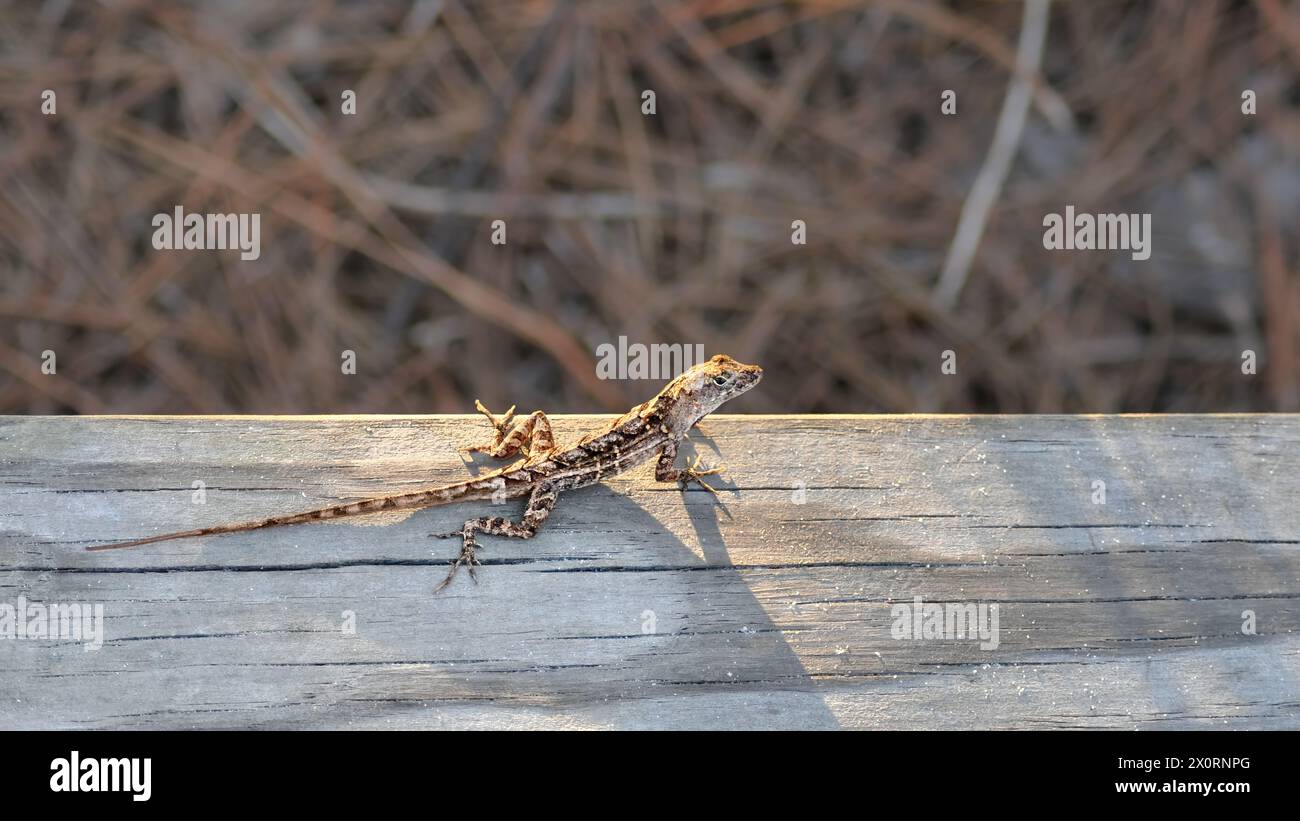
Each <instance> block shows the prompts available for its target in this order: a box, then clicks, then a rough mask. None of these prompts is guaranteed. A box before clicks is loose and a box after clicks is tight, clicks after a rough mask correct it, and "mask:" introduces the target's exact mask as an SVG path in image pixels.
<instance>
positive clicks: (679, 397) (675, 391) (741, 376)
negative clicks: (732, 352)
mask: <svg viewBox="0 0 1300 821" xmlns="http://www.w3.org/2000/svg"><path fill="white" fill-rule="evenodd" d="M762 378H763V369H762V368H760V367H758V366H757V365H745V364H743V363H741V362H737V361H736V360H734V359H732V358H731V357H729V356H726V355H725V354H718V355H717V356H715V357H713V358H712V359H710V360H708V361H707V362H701V363H700V364H698V365H696V366H695V367H693V368H691V369H689V370H687V371H686V372H685V373H683V374H682V375H681V376H679V377H677V378H676V379H674V380H673V381H672V382H670V383H668V387H666V388H664V389H663V391H662V392H661V393H660V394H659V396H660V397H661V398H666V399H668V400H669V407H668V414H667V415H668V417H669V419H668V424H669V425H670V427H671V428H673V429H674V430H677V431H681V432H683V433H684V432H685V431H687V430H688V429H689V428H690V427H691V426H692V425H694V424H695V423H696V422H698V421H700V420H701V419H703V418H704V417H705V416H708V415H709V414H710V413H713V411H715V410H717V409H718V406H719V405H721V404H722V403H723V402H726V401H727V400H729V399H734V398H735V397H737V396H740V395H741V394H742V393H744V392H745V391H747V390H749V389H750V388H752V387H754V386H755V385H757V384H758V381H759V380H760V379H762Z"/></svg>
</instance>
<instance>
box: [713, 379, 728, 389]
mask: <svg viewBox="0 0 1300 821" xmlns="http://www.w3.org/2000/svg"><path fill="white" fill-rule="evenodd" d="M713 384H715V385H717V386H718V387H719V388H721V387H722V386H723V385H725V384H727V377H725V376H715V377H713Z"/></svg>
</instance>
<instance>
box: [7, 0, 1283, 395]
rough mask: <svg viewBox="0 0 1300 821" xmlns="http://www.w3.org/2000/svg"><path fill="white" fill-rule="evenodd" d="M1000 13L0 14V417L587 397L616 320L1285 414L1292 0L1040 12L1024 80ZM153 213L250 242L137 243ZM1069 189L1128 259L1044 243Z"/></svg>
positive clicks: (263, 10) (332, 9)
mask: <svg viewBox="0 0 1300 821" xmlns="http://www.w3.org/2000/svg"><path fill="white" fill-rule="evenodd" d="M1036 2H1037V0H1036ZM1042 5H1043V6H1046V5H1047V4H1046V3H1042ZM1026 11H1027V9H1026V7H1025V6H1024V4H1022V3H1019V2H973V1H966V2H961V1H959V0H952V1H951V2H938V0H917V1H916V2H911V1H905V0H861V2H856V1H855V0H803V1H802V2H775V1H774V0H677V1H676V2H649V0H647V1H646V2H633V1H632V0H628V1H627V2H618V3H609V2H591V1H590V0H589V1H588V2H582V1H581V0H568V1H567V2H552V0H491V2H481V3H480V2H474V3H469V2H463V0H460V1H458V0H421V1H419V2H373V3H344V2H333V1H332V0H318V2H285V3H254V2H229V3H171V4H160V3H152V2H118V3H90V2H44V3H38V2H32V3H11V4H6V5H4V6H3V7H0V412H5V413H59V412H159V413H165V412H172V413H175V412H212V413H216V412H236V411H243V412H263V413H275V412H420V413H424V412H463V411H466V410H468V409H469V407H470V405H471V403H472V400H473V398H474V397H479V398H482V399H483V401H484V402H485V403H486V404H488V406H490V407H497V406H502V407H504V406H506V405H509V404H512V403H518V404H519V405H520V407H521V408H523V409H525V410H529V409H532V408H534V407H543V408H545V409H547V410H548V411H553V412H560V411H592V410H614V409H617V408H620V407H625V406H626V405H628V404H631V403H632V402H634V401H640V400H641V399H644V398H645V395H649V393H651V392H652V391H653V390H655V389H657V383H655V384H650V383H636V382H612V381H602V380H599V379H597V378H596V377H595V365H594V362H595V350H596V347H597V346H598V345H600V344H602V343H610V342H616V341H617V339H618V337H619V336H626V337H628V339H629V340H631V341H633V342H643V343H655V342H658V343H670V344H671V343H682V344H697V343H698V344H702V345H704V347H705V349H706V350H707V351H708V353H710V354H711V353H715V352H726V353H730V354H732V355H734V356H736V357H738V358H740V359H742V360H745V361H755V362H759V363H761V364H762V365H764V366H765V368H766V369H767V378H766V381H765V383H764V389H763V390H761V391H757V392H754V393H752V394H750V395H747V396H746V397H744V399H743V400H742V402H743V405H742V406H739V407H737V408H736V409H737V410H747V411H774V412H775V411H786V412H797V411H806V412H821V411H891V412H906V411H1004V412H1021V411H1029V412H1049V411H1095V412H1108V411H1149V410H1170V411H1227V410H1296V409H1300V383H1298V380H1300V373H1298V372H1297V370H1298V368H1297V365H1298V364H1300V323H1297V312H1298V309H1300V282H1298V280H1300V262H1298V260H1300V236H1297V226H1298V225H1300V72H1298V71H1297V66H1298V64H1300V47H1297V43H1300V36H1298V34H1297V33H1298V32H1300V9H1298V7H1297V5H1296V4H1294V3H1284V2H1280V0H1256V2H1253V3H1242V2H1228V0H1205V2H1197V3H1185V2H1180V1H1178V0H1171V1H1170V2H1131V1H1127V0H1126V1H1125V2H1120V1H1119V0H1099V1H1098V2H1089V3H1057V4H1053V5H1052V7H1051V11H1050V21H1048V20H1047V19H1046V15H1045V19H1044V20H1043V21H1041V22H1042V23H1043V24H1044V28H1045V30H1046V34H1045V41H1044V43H1043V46H1042V51H1041V59H1039V60H1037V61H1036V62H1037V65H1036V68H1032V69H1031V68H1030V66H1031V65H1032V63H1025V62H1024V61H1023V60H1022V61H1021V62H1022V66H1021V69H1020V70H1019V71H1018V72H1017V69H1016V65H1017V44H1018V42H1020V43H1022V48H1021V51H1022V54H1023V41H1021V37H1022V29H1023V28H1025V26H1024V25H1022V21H1023V18H1025V16H1026ZM1028 11H1032V7H1030V9H1028ZM1029 33H1030V34H1032V33H1033V32H1029ZM1031 45H1032V43H1031ZM1017 84H1018V86H1017ZM1009 87H1011V88H1012V91H1013V92H1015V93H1016V94H1017V95H1018V96H1017V99H1018V100H1019V102H1018V103H1017V106H1018V107H1020V108H1021V109H1022V111H1023V116H1022V123H1023V124H1022V127H1021V128H1019V129H1018V133H1017V134H1015V135H1014V136H1015V137H1016V139H1015V140H1013V141H1008V140H1002V141H1001V142H1008V144H1009V145H1010V147H1011V149H1012V150H1011V152H1010V153H1009V154H1008V155H1007V156H1006V157H1004V158H1002V159H1000V160H998V162H999V164H1000V166H999V167H994V168H993V169H992V170H991V171H989V172H986V176H987V175H988V174H990V173H992V171H996V172H998V174H997V177H998V178H999V179H1000V185H998V186H996V187H995V188H994V189H990V190H991V191H992V196H989V195H988V192H987V191H986V192H985V193H984V194H982V195H981V197H980V199H979V201H978V203H977V205H978V207H979V211H980V213H979V214H978V215H977V216H978V217H979V223H980V225H979V226H978V227H979V228H980V230H979V231H978V232H975V233H974V243H972V242H970V241H969V239H967V240H966V241H964V243H963V240H962V237H963V234H962V233H961V232H960V231H959V228H958V226H959V223H960V222H961V214H962V210H963V207H966V204H967V203H968V202H970V201H971V199H973V196H972V190H973V189H974V190H978V189H979V188H980V186H979V185H978V183H977V182H976V181H977V179H980V178H981V177H980V175H981V169H982V168H986V167H987V166H986V163H988V164H992V161H991V160H989V152H990V146H997V145H998V144H999V142H1000V141H999V139H998V138H997V137H996V136H995V134H996V133H997V132H998V128H997V124H998V120H999V112H1000V111H1001V110H1003V105H1004V100H1005V98H1006V97H1007V96H1008V93H1009V92H1008V88H1009ZM45 89H52V90H54V91H55V92H56V93H57V100H58V110H57V114H55V115H53V116H46V115H44V114H42V113H41V110H40V105H41V94H42V92H43V91H44V90H45ZM345 89H351V90H354V91H355V92H356V99H357V106H356V114H355V115H345V114H343V113H342V112H341V110H340V100H341V94H342V92H343V91H344V90H345ZM949 89H951V90H953V91H955V92H956V113H955V114H952V115H944V114H943V113H941V109H940V104H941V95H942V93H943V92H944V91H945V90H949ZM1247 89H1250V90H1251V91H1253V92H1254V93H1255V95H1256V97H1257V110H1258V113H1257V114H1254V115H1246V114H1243V112H1242V108H1241V103H1242V93H1243V91H1245V90H1247ZM646 90H652V91H654V92H655V105H656V111H655V113H654V114H652V115H647V114H643V113H642V108H641V106H642V93H643V92H644V91H646ZM176 205H183V206H184V208H185V210H186V211H188V212H200V213H203V212H212V213H228V212H258V213H261V214H262V253H261V257H260V259H257V260H252V261H243V260H241V259H240V258H239V255H238V253H231V252H213V251H202V252H201V251H191V252H169V251H156V250H154V249H153V248H152V246H151V245H150V237H151V235H152V232H153V229H152V227H151V225H150V220H151V218H152V217H153V215H154V214H157V213H160V212H165V213H170V212H171V210H172V208H173V207H174V206H176ZM1066 205H1073V206H1075V208H1076V209H1078V210H1079V211H1082V212H1109V213H1139V212H1147V213H1151V214H1152V216H1153V219H1152V222H1153V227H1154V234H1155V236H1154V240H1153V243H1152V247H1153V252H1152V255H1151V258H1150V259H1149V260H1146V261H1135V260H1132V259H1131V258H1130V256H1129V254H1127V253H1125V252H1110V251H1072V252H1064V251H1047V250H1045V249H1044V247H1043V242H1042V236H1043V233H1042V232H1043V226H1042V219H1043V216H1044V214H1046V213H1049V212H1060V211H1062V210H1063V209H1064V208H1065V206H1066ZM969 207H970V208H974V207H975V206H974V205H972V206H969ZM496 219H500V220H505V222H506V224H507V231H508V234H507V236H508V240H507V243H506V244H505V245H494V244H493V243H492V242H491V241H490V237H491V233H492V229H491V223H492V221H493V220H496ZM971 219H974V217H971ZM795 220H803V221H804V222H805V223H806V225H807V237H808V241H807V244H806V245H795V244H792V242H791V226H792V222H793V221H795ZM966 236H967V237H969V236H970V232H969V231H968V232H967V234H966ZM959 246H960V247H959ZM950 249H953V250H952V253H953V254H954V255H956V254H957V251H958V250H960V251H961V255H960V257H955V258H954V260H953V261H952V262H950V265H949V267H950V269H951V270H953V271H954V273H952V274H950V275H949V280H948V282H949V283H950V284H949V285H948V286H946V287H944V288H943V289H942V290H941V291H939V293H940V294H941V295H942V298H940V299H935V297H934V294H935V293H936V290H937V289H940V287H941V286H940V282H941V278H940V272H941V271H942V270H944V265H945V259H946V258H947V257H948V255H949V251H950ZM958 270H959V271H960V276H958V273H956V271H958ZM46 350H49V351H54V352H56V353H57V355H58V372H57V375H48V374H43V373H41V370H40V365H41V355H42V352H43V351H46ZM344 350H353V351H355V352H356V356H357V372H356V374H355V375H345V374H343V373H341V369H340V354H341V352H342V351H344ZM945 350H952V351H954V352H955V353H956V355H957V365H958V367H957V372H956V374H953V375H945V374H943V373H942V372H941V370H940V364H941V356H942V353H943V351H945ZM1246 350H1251V351H1254V352H1255V354H1256V356H1257V358H1258V368H1259V373H1258V374H1257V375H1253V376H1252V375H1247V374H1243V373H1242V367H1241V365H1242V354H1243V351H1246Z"/></svg>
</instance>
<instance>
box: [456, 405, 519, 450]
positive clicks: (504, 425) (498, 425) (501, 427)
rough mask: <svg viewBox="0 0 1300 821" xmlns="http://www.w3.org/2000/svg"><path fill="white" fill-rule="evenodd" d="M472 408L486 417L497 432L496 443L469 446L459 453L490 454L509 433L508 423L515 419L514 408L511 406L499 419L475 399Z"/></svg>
mask: <svg viewBox="0 0 1300 821" xmlns="http://www.w3.org/2000/svg"><path fill="white" fill-rule="evenodd" d="M474 407H475V408H477V409H478V412H479V413H481V414H483V415H484V416H486V417H487V419H488V421H489V422H491V423H492V427H493V428H495V429H496V432H497V437H496V441H495V442H492V443H489V444H486V445H470V446H469V447H464V448H461V449H460V452H461V453H490V452H491V451H492V450H494V449H495V448H496V446H497V445H498V444H500V442H501V440H502V439H503V438H504V437H505V436H506V434H508V433H509V432H510V423H511V422H513V421H514V418H515V406H514V405H511V406H510V410H508V411H506V412H505V413H503V414H501V418H499V419H498V418H497V416H496V414H494V413H492V411H490V410H488V409H487V408H485V407H484V406H483V403H482V402H480V401H478V400H477V399H475V400H474Z"/></svg>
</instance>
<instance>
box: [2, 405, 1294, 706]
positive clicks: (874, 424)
mask: <svg viewBox="0 0 1300 821" xmlns="http://www.w3.org/2000/svg"><path fill="white" fill-rule="evenodd" d="M594 421H595V420H594V419H593V418H589V417H560V418H559V419H558V422H559V429H560V431H561V433H563V434H569V435H572V434H575V433H577V432H579V431H582V430H584V429H585V428H586V427H588V426H590V425H591V424H593V422H594ZM484 432H485V429H484V425H483V420H482V419H481V418H478V417H468V416H467V417H420V418H410V417H326V418H312V417H275V418H263V417H239V418H203V417H184V418H167V417H156V418H122V417H113V418H7V419H0V603H5V602H8V603H11V604H12V603H14V602H15V600H16V599H17V597H18V596H20V595H24V596H26V598H27V599H29V600H31V601H36V602H43V603H72V602H91V603H102V604H103V605H104V607H105V611H106V616H107V619H106V640H105V643H104V645H103V647H102V648H101V649H99V650H97V651H87V650H85V649H84V647H83V646H82V645H81V644H80V643H77V642H70V641H40V640H0V727H5V728H12V727H72V728H81V727H95V728H122V727H130V728H137V727H138V728H160V727H169V728H170V727H317V728H326V727H636V728H639V727H760V728H767V727H773V728H775V727H903V728H907V727H962V728H974V727H993V728H999V727H1120V728H1149V727H1159V728H1163V727H1227V728H1241V727H1268V728H1283V727H1288V728H1300V637H1297V635H1296V633H1295V630H1296V628H1297V626H1298V625H1300V601H1298V598H1300V505H1298V504H1297V502H1296V500H1297V498H1300V493H1298V491H1300V469H1298V468H1300V417H1296V416H1200V417H1189V416H1145V417H1141V416H1122V417H1091V416H1084V417H1052V416H1038V417H875V416H823V417H806V416H804V417H735V416H733V417H725V416H724V417H719V418H714V419H710V420H708V421H707V422H706V423H705V431H704V432H702V433H700V434H696V435H695V436H694V440H695V444H696V447H697V448H698V449H699V450H700V451H702V452H704V453H705V456H706V458H705V461H706V463H707V462H709V461H710V460H713V461H718V460H721V461H723V462H725V463H726V465H727V467H728V471H727V473H726V474H725V478H726V480H727V481H724V482H723V483H722V484H723V485H724V486H727V487H729V488H731V489H728V490H726V491H724V492H723V493H722V496H721V502H722V505H721V506H719V505H717V504H715V501H714V499H713V498H711V497H710V496H709V495H708V494H706V493H704V492H701V491H698V490H695V491H692V492H689V493H686V494H682V493H680V492H678V491H677V490H675V489H674V488H672V487H669V486H659V485H656V484H655V483H654V481H653V477H652V475H651V468H649V467H648V466H647V467H645V468H643V469H641V470H640V471H638V472H636V473H635V474H633V475H632V476H627V477H620V478H617V479H614V480H613V481H611V482H610V484H609V486H607V487H599V488H591V489H588V490H583V491H579V492H576V493H573V494H569V495H566V496H564V497H562V498H561V500H560V504H559V506H558V507H557V509H556V511H555V513H554V514H553V515H552V516H551V519H550V521H549V522H548V523H547V526H546V528H545V529H544V530H543V531H542V532H541V534H540V535H539V536H538V537H537V538H536V539H534V540H532V541H516V540H506V539H499V538H491V537H486V538H485V539H484V543H485V545H486V550H485V551H484V558H485V559H486V561H487V564H488V566H487V567H485V568H484V572H483V573H482V574H481V575H482V583H481V584H479V585H478V586H474V585H472V584H470V583H469V582H468V580H467V579H460V580H458V581H457V582H456V584H455V585H454V586H453V587H452V588H451V589H450V590H448V591H447V592H446V593H445V594H443V595H441V596H433V595H431V592H430V591H431V589H432V587H433V585H434V584H435V583H436V582H437V581H438V580H439V579H440V578H441V576H442V574H443V573H444V570H445V567H446V561H447V560H448V559H449V558H450V557H451V556H452V555H453V554H454V553H455V550H456V545H455V544H453V543H452V542H449V541H439V540H432V539H429V538H427V536H426V534H428V533H430V532H434V531H445V530H449V529H451V528H452V527H454V526H456V525H457V524H458V523H459V522H460V521H461V520H462V519H464V518H466V517H467V516H470V515H480V514H482V513H484V512H486V511H493V512H494V513H500V512H501V509H500V508H495V509H494V508H493V507H492V506H491V505H463V506H457V507H451V508H440V509H435V510H428V511H422V512H419V513H416V514H414V515H412V516H410V517H408V518H406V519H404V520H393V519H388V520H381V521H379V522H373V521H372V522H366V523H363V522H361V521H359V520H343V521H340V522H334V523H328V524H321V525H306V526H299V527H292V528H283V529H277V530H270V531H262V532H255V533H249V534H239V535H232V536H222V537H213V538H208V539H199V540H187V541H182V542H172V543H165V544H159V545H153V546H149V547H145V548H140V549H136V550H131V551H122V552H119V553H86V552H84V551H83V549H82V548H84V547H85V546H86V545H89V544H94V543H97V542H102V541H106V540H116V539H128V538H134V537H138V536H143V535H147V534H150V533H155V532H160V531H163V530H175V529H184V528H191V527H198V526H201V525H204V524H211V523H217V522H223V521H227V520H232V519H245V518H252V517H257V516H263V515H269V514H273V513H283V512H287V511H293V510H297V509H299V508H307V507H314V506H318V505H321V504H326V503H330V502H333V501H335V500H337V499H341V498H351V497H357V496H365V495H372V494H377V493H383V492H388V491H394V490H408V489H411V488H414V487H418V486H421V485H424V484H428V483H441V482H445V481H452V480H455V479H457V478H459V477H461V476H463V475H466V469H465V465H464V464H463V463H462V462H461V460H460V458H459V457H458V456H457V454H456V448H457V447H458V446H460V445H462V444H465V443H467V442H469V441H471V440H477V439H480V438H482V436H483V434H484ZM479 464H480V466H482V465H484V464H486V463H485V462H484V461H483V460H480V462H479ZM1098 480H1100V481H1104V482H1105V488H1106V491H1105V492H1106V496H1105V503H1104V504H1095V503H1094V493H1095V489H1094V484H1093V483H1094V481H1098ZM194 481H202V482H204V483H205V484H206V493H207V498H206V503H205V504H202V505H200V504H194V503H193V501H192V498H191V496H192V492H193V491H192V489H191V488H192V483H193V482H194ZM801 486H802V487H803V488H804V489H805V490H804V492H803V494H802V495H801V494H800V493H799V492H798V491H797V490H795V489H796V488H799V487H801ZM800 501H802V504H800V503H799V502H800ZM510 512H511V513H514V512H515V507H514V506H512V507H511V508H510ZM918 595H919V596H923V597H924V598H925V600H926V601H934V602H973V603H979V602H985V603H998V604H999V605H1000V641H1001V643H1000V646H999V647H998V649H996V650H992V651H985V650H981V649H979V647H978V642H977V641H970V640H956V639H954V640H928V641H905V640H896V639H894V638H892V637H891V632H890V628H891V624H892V620H891V616H890V608H891V602H899V601H901V602H911V601H912V598H913V597H914V596H918ZM1246 610H1251V611H1254V613H1255V614H1256V616H1257V620H1258V634H1257V635H1243V632H1242V624H1243V611H1246ZM345 611H352V612H353V613H355V618H356V631H355V633H348V632H346V631H344V630H342V629H341V626H342V625H343V622H344V612H345ZM651 622H653V624H651ZM651 628H653V629H651ZM647 630H648V631H649V632H645V631H647Z"/></svg>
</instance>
